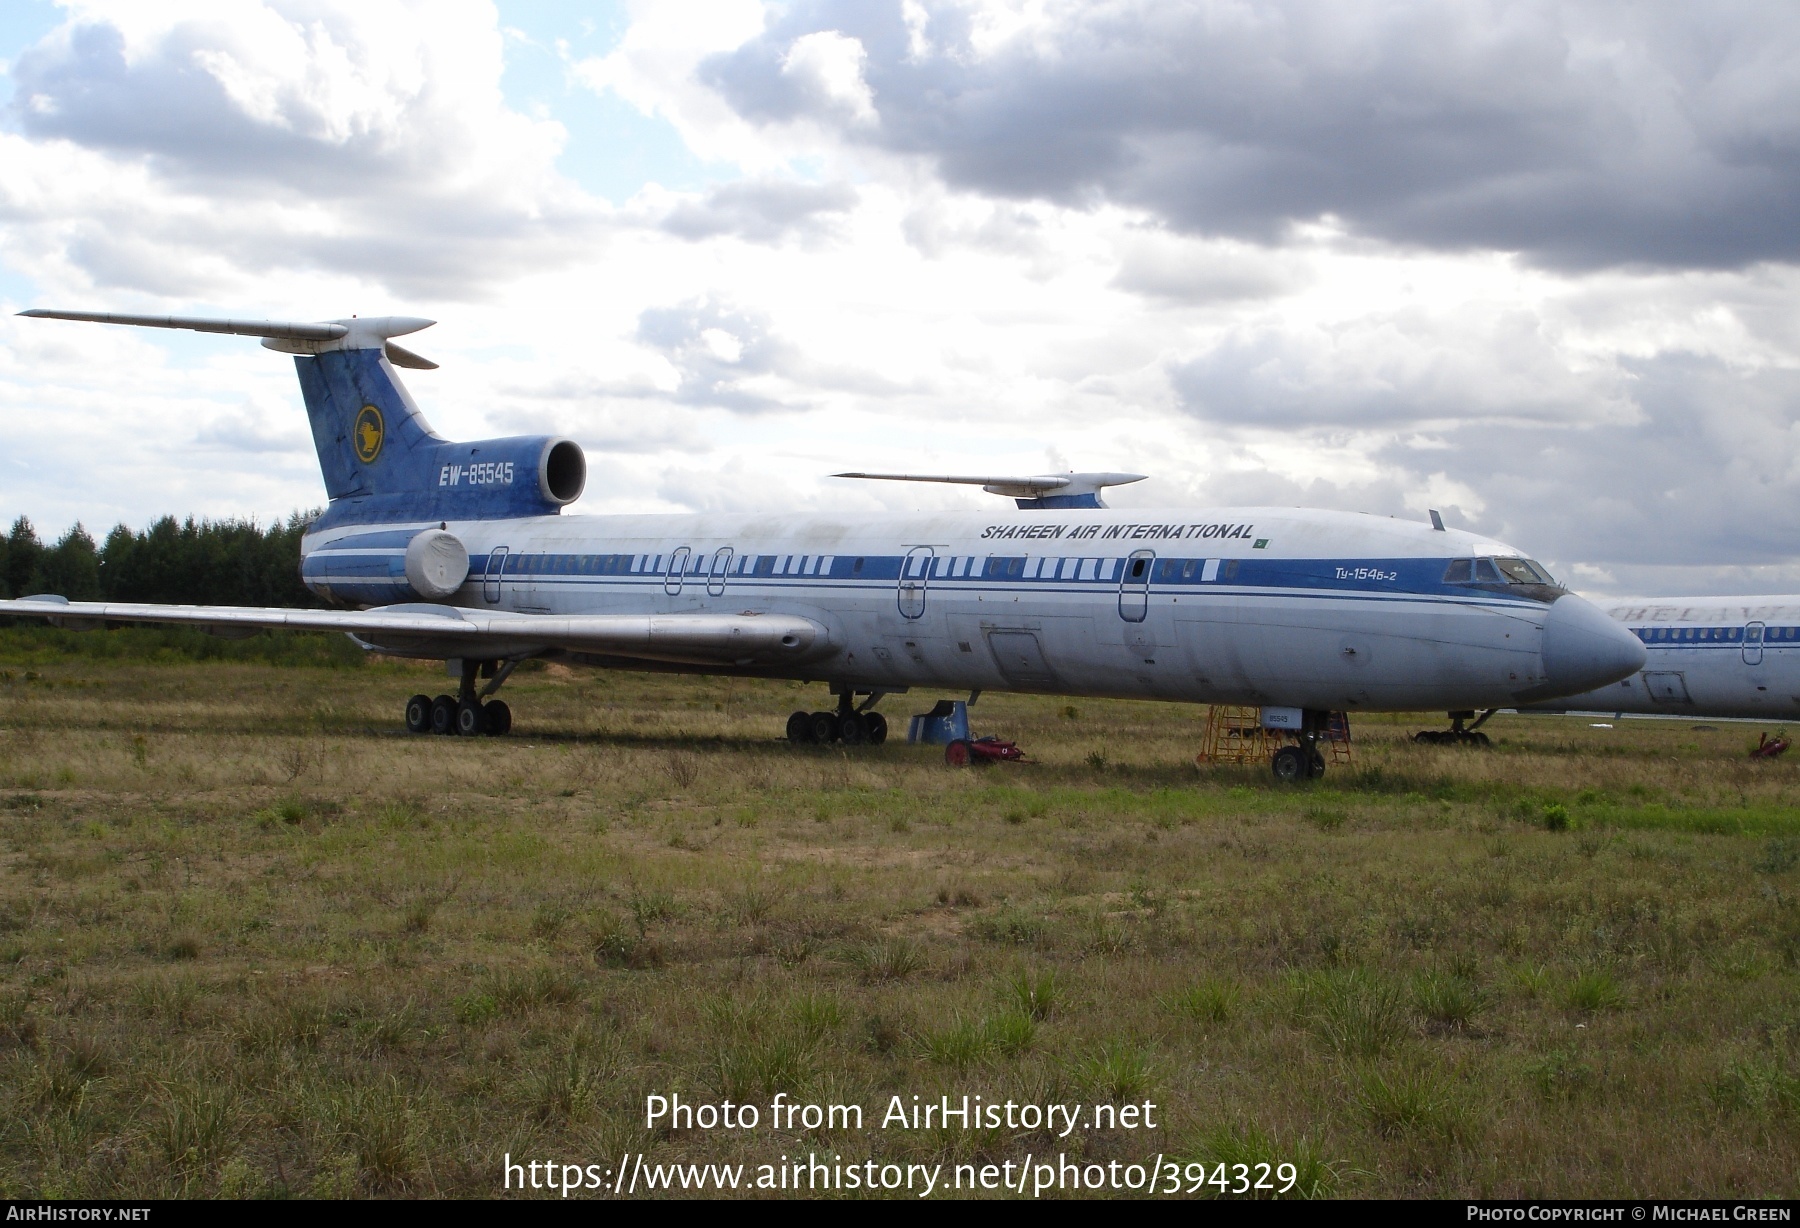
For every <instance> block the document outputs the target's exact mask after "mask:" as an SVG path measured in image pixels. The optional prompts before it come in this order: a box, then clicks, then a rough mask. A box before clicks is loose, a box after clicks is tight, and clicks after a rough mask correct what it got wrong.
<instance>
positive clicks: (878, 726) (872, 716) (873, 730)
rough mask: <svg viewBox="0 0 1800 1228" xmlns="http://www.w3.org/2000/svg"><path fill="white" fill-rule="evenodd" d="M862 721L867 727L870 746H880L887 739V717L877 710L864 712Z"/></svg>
mask: <svg viewBox="0 0 1800 1228" xmlns="http://www.w3.org/2000/svg"><path fill="white" fill-rule="evenodd" d="M863 723H864V724H866V725H868V727H869V745H870V746H880V745H881V744H882V743H883V742H885V741H887V717H885V716H883V715H881V713H879V712H865V713H863Z"/></svg>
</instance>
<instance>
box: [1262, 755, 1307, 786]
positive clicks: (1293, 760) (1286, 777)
mask: <svg viewBox="0 0 1800 1228" xmlns="http://www.w3.org/2000/svg"><path fill="white" fill-rule="evenodd" d="M1269 769H1270V770H1271V771H1273V772H1274V773H1275V779H1276V780H1279V781H1280V782H1281V783H1282V784H1289V785H1291V784H1298V783H1299V782H1300V781H1302V780H1305V779H1307V777H1309V776H1310V775H1311V774H1312V771H1311V765H1310V764H1309V763H1307V761H1306V749H1305V748H1304V747H1300V746H1284V747H1282V748H1281V749H1280V750H1278V751H1276V752H1275V756H1274V758H1272V759H1270V760H1269Z"/></svg>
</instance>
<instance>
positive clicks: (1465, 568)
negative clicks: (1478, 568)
mask: <svg viewBox="0 0 1800 1228" xmlns="http://www.w3.org/2000/svg"><path fill="white" fill-rule="evenodd" d="M1474 567H1475V562H1474V560H1473V559H1451V560H1450V566H1448V567H1446V568H1445V569H1444V583H1445V584H1467V583H1468V582H1469V581H1470V580H1471V579H1472V578H1473V570H1474Z"/></svg>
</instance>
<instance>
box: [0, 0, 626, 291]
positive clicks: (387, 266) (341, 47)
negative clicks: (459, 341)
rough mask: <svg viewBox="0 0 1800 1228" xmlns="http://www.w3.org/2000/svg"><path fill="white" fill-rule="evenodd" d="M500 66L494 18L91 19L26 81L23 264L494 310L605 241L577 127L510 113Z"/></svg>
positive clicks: (72, 22) (18, 119) (27, 63)
mask: <svg viewBox="0 0 1800 1228" xmlns="http://www.w3.org/2000/svg"><path fill="white" fill-rule="evenodd" d="M484 19H485V20H484ZM502 50H503V48H502V40H501V36H500V33H499V31H498V29H497V28H496V27H495V25H494V20H493V11H492V8H491V6H490V5H487V4H485V3H481V2H479V0H459V2H447V3H444V4H433V5H431V6H429V9H428V10H424V9H421V8H419V7H418V6H415V5H411V4H406V3H401V2H399V0H372V2H370V3H365V4H356V5H348V4H334V3H326V2H324V0H259V2H256V3H245V4H234V5H226V6H220V5H212V4H203V3H197V2H190V3H171V4H166V5H156V6H154V7H153V8H152V7H151V6H142V5H134V4H125V3H118V2H116V0H105V2H103V0H82V2H81V3H79V4H75V5H72V6H71V11H70V14H69V16H68V18H67V20H66V21H65V22H64V23H63V24H62V25H61V26H59V27H58V28H56V29H55V30H54V31H53V32H51V33H50V35H49V36H48V37H46V38H45V39H43V40H42V41H40V42H39V43H38V44H37V45H35V46H33V47H31V48H29V49H27V50H26V51H25V52H24V53H23V54H22V55H20V56H19V57H18V59H17V61H16V62H15V63H14V64H13V65H12V72H11V75H12V78H13V81H14V85H15V92H14V95H13V98H12V99H11V101H10V103H9V104H8V107H7V115H8V119H9V120H10V125H11V127H13V129H14V134H11V135H8V136H7V137H5V138H4V144H5V148H4V150H3V151H0V156H3V157H5V159H6V162H7V165H8V174H7V175H6V176H5V178H4V181H3V182H0V219H4V220H5V221H7V222H8V223H9V224H10V226H9V229H11V230H12V231H13V235H12V236H11V237H12V239H13V242H12V243H11V244H9V246H12V247H13V248H14V249H15V250H17V249H18V248H21V247H25V246H32V247H36V248H38V249H39V250H40V252H41V254H39V255H38V256H36V257H35V258H32V259H31V264H32V266H33V267H34V271H38V272H41V273H43V274H45V275H47V276H48V277H50V278H51V279H55V280H81V279H85V280H87V281H89V282H90V283H91V284H94V285H96V286H100V287H109V288H116V289H127V290H134V291H141V292H146V293H151V294H168V295H193V294H197V293H199V294H204V293H208V292H214V293H216V292H221V291H226V292H229V291H231V290H233V289H238V287H239V286H241V284H242V282H243V280H244V274H245V273H246V272H249V273H252V274H254V273H256V272H262V271H266V270H269V269H272V268H314V269H328V270H333V271H336V270H345V269H349V270H355V271H356V272H357V273H359V274H360V275H362V276H364V277H365V278H367V279H368V280H369V281H372V282H376V283H381V284H385V285H387V286H389V287H391V288H393V289H396V290H398V291H400V292H402V293H408V294H415V295H420V294H426V293H430V294H433V295H436V296H440V297H441V296H446V295H456V294H458V293H459V292H460V293H461V294H462V295H478V294H480V293H481V292H482V291H483V290H484V289H485V288H486V287H488V286H490V285H491V284H492V283H493V282H494V281H495V279H497V278H502V277H506V276H511V275H516V274H517V273H518V272H520V271H522V270H525V269H529V268H531V267H533V266H539V267H541V266H543V265H545V264H548V263H551V262H554V261H556V260H558V259H560V258H562V256H563V254H564V253H566V251H567V250H568V247H569V245H571V244H579V243H583V242H592V241H594V240H595V239H596V238H597V236H598V234H599V229H600V224H601V221H602V213H601V211H600V210H599V209H598V208H597V207H596V205H595V202H593V201H591V200H589V199H587V198H586V197H584V196H583V195H582V194H581V193H579V192H578V191H576V190H575V189H574V188H573V187H572V185H570V184H568V183H567V182H566V181H564V180H563V179H562V178H561V177H560V176H559V175H558V174H557V173H556V171H555V168H554V161H555V158H556V155H557V154H558V152H559V151H560V149H561V145H562V141H563V139H564V132H563V129H562V126H561V125H560V124H558V123H556V122H554V121H552V120H545V119H537V118H531V117H527V116H524V115H521V114H518V113H517V112H514V111H512V110H510V109H509V108H507V107H506V106H505V104H504V102H503V100H502V98H501V96H500V93H499V88H498V82H499V73H500V66H501V57H502ZM27 236H29V239H28V241H27ZM59 273H60V274H62V275H63V276H61V277H57V274H59ZM234 282H236V283H238V285H237V286H234V285H233V283H234ZM240 292H241V291H240Z"/></svg>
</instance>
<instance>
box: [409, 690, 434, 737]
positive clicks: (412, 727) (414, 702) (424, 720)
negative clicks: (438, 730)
mask: <svg viewBox="0 0 1800 1228" xmlns="http://www.w3.org/2000/svg"><path fill="white" fill-rule="evenodd" d="M406 732H408V733H430V732H431V696H429V695H414V696H413V697H412V698H411V699H409V700H407V701H406Z"/></svg>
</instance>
